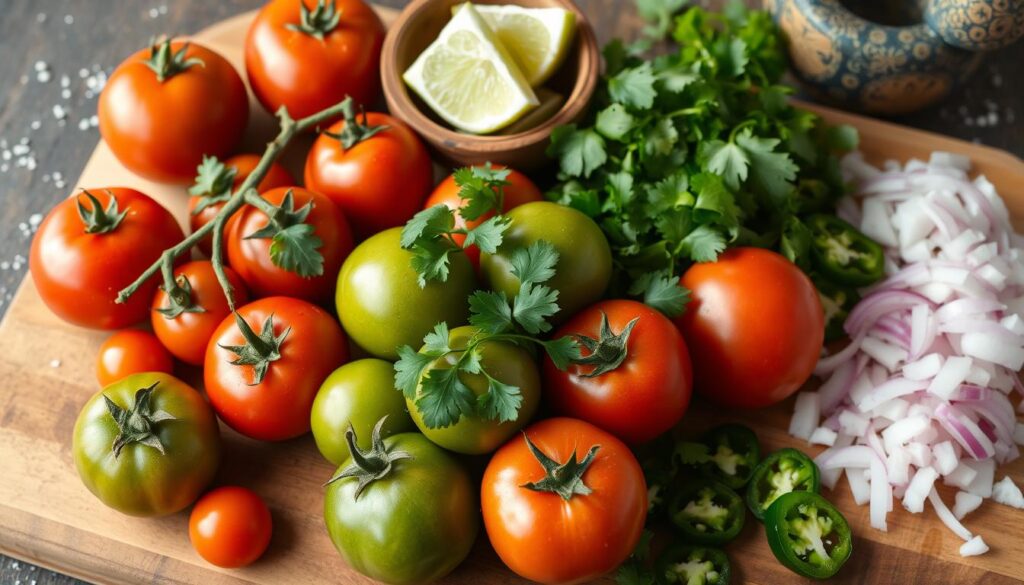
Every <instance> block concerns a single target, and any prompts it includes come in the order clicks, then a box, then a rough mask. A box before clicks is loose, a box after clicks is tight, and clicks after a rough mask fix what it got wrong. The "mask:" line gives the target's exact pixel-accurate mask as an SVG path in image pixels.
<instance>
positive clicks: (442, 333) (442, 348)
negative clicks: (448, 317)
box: [423, 321, 452, 355]
mask: <svg viewBox="0 0 1024 585" xmlns="http://www.w3.org/2000/svg"><path fill="white" fill-rule="evenodd" d="M451 350H452V348H451V347H449V345H448V324H447V323H445V322H444V321H441V322H440V323H438V324H437V325H434V330H433V331H431V332H430V333H427V334H426V336H424V337H423V351H424V352H426V353H429V354H435V355H443V354H446V353H448V352H450V351H451Z"/></svg>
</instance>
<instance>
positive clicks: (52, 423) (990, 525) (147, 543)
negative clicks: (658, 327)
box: [0, 9, 1024, 585]
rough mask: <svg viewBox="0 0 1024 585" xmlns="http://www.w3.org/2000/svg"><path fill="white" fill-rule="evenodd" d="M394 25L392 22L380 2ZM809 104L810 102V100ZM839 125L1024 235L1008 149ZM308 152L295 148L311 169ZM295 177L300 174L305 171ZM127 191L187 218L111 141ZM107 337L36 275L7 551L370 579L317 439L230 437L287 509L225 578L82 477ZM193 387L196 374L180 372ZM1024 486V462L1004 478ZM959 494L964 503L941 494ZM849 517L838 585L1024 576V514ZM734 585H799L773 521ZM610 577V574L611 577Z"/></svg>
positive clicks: (21, 364) (237, 578)
mask: <svg viewBox="0 0 1024 585" xmlns="http://www.w3.org/2000/svg"><path fill="white" fill-rule="evenodd" d="M380 14H381V16H382V17H383V18H384V19H385V21H387V22H390V21H391V20H392V19H393V17H394V16H395V13H394V12H393V11H390V10H388V9H380ZM252 17H253V14H252V13H248V14H242V15H239V16H237V17H235V18H232V19H230V20H226V21H224V22H222V23H220V24H218V25H215V26H213V27H211V28H209V29H207V30H205V31H203V32H201V33H199V34H197V35H196V36H195V37H194V38H195V40H197V41H199V42H202V43H203V44H205V45H207V46H209V47H211V48H213V49H215V50H217V51H219V52H220V53H221V54H223V55H225V56H226V57H227V58H228V59H230V60H231V61H232V62H233V63H234V64H235V66H236V67H238V68H239V70H240V71H242V70H244V68H243V66H242V40H243V38H244V35H245V32H246V29H247V28H248V24H249V22H250V21H251V19H252ZM808 107H811V106H808ZM812 109H815V110H816V111H819V112H820V113H821V114H822V115H824V116H825V117H826V118H828V119H829V120H831V121H833V122H844V123H848V124H852V125H854V126H856V127H857V128H859V129H860V132H861V137H862V148H863V150H864V151H865V153H866V154H867V156H868V157H869V158H870V159H872V160H874V161H880V160H883V159H885V158H896V159H907V158H910V157H927V156H928V154H929V152H931V151H932V150H948V151H951V152H957V153H961V154H965V155H968V156H970V157H971V158H972V159H973V160H974V161H975V163H976V168H977V170H979V171H981V172H983V173H985V174H986V175H987V176H988V177H989V179H991V180H992V182H993V183H995V185H996V186H997V187H998V188H999V190H1000V192H1001V194H1002V195H1003V197H1004V198H1006V200H1007V204H1008V206H1009V208H1010V211H1011V213H1012V214H1013V216H1014V219H1015V221H1016V223H1017V226H1018V228H1021V227H1024V163H1022V162H1021V161H1020V160H1019V159H1016V158H1015V157H1013V156H1011V155H1009V154H1007V153H1005V152H1001V151H996V150H993V149H990V148H986V147H983V146H979V145H974V144H969V143H966V142H962V141H959V140H954V139H951V138H946V137H942V136H938V135H934V134H929V133H925V132H920V131H916V130H911V129H908V128H903V127H899V126H894V125H891V124H887V123H884V122H879V121H876V120H870V119H866V118H861V117H858V116H853V115H850V114H845V113H841V112H836V111H833V110H828V109H825V108H820V107H812ZM253 112H257V113H258V114H257V115H256V116H255V118H256V119H255V120H254V122H253V124H252V128H250V132H249V134H248V137H247V144H248V145H249V147H250V150H252V151H253V152H262V146H261V145H262V144H263V143H264V142H265V141H266V140H267V138H269V137H270V136H271V135H272V133H273V132H274V125H273V122H272V120H271V119H270V117H269V116H267V115H266V114H264V113H263V112H262V110H261V109H260V108H259V107H258V106H256V105H255V103H254V107H253ZM301 149H302V145H297V148H295V149H293V150H292V152H291V159H292V162H295V161H298V160H301V155H302V150H301ZM293 168H294V167H293ZM109 185H126V186H131V187H135V188H138V189H140V190H142V191H144V192H146V193H148V194H149V195H151V196H153V197H154V198H156V199H157V200H158V201H160V202H161V203H162V204H163V205H165V206H166V207H168V208H169V209H171V210H172V211H173V212H174V213H175V214H176V216H177V217H178V218H179V220H181V221H183V222H184V220H185V203H186V197H185V192H184V189H182V188H176V187H168V186H165V185H158V184H155V183H151V182H148V181H145V180H143V179H140V178H138V177H136V176H134V175H132V174H131V173H129V172H128V171H127V170H125V169H124V168H123V167H122V166H121V165H120V164H119V163H118V162H117V161H116V160H115V159H114V157H113V156H112V155H111V153H110V151H109V149H108V148H107V147H106V145H104V144H103V143H102V142H101V143H100V144H99V145H98V146H97V148H96V151H95V152H94V153H93V155H92V158H91V159H90V160H89V162H88V163H87V164H86V166H85V169H84V170H83V171H82V176H81V177H80V178H79V180H78V182H77V183H76V185H75V186H76V188H77V187H90V188H91V187H102V186H109ZM106 335H107V334H106V333H103V332H96V331H89V330H85V329H79V328H75V327H72V326H70V325H67V324H65V323H63V322H61V321H60V320H58V319H57V318H56V317H55V316H53V315H52V314H50V312H49V311H48V310H47V309H46V307H45V306H44V305H43V303H42V302H41V300H40V298H39V296H38V294H37V293H36V290H35V287H34V286H33V285H32V282H31V280H30V279H26V280H25V281H24V283H23V284H22V286H21V288H20V290H19V291H18V293H17V295H16V297H15V298H14V301H13V303H12V304H11V307H10V309H9V311H8V313H7V316H6V318H5V319H4V321H3V323H2V324H0V380H3V382H2V383H0V463H2V468H0V469H2V479H0V552H3V553H5V554H9V555H12V556H15V557H19V558H22V559H25V560H27V561H30V562H33V563H36V564H40V565H43V566H47V567H50V568H53V569H55V570H57V571H61V572H63V573H68V574H71V575H74V576H78V577H81V578H83V579H87V580H90V581H97V582H104V583H107V582H109V583H141V582H153V583H202V584H204V585H207V584H214V583H267V584H281V583H303V584H312V583H370V581H369V580H368V579H366V578H364V577H362V576H361V575H359V574H357V573H355V572H354V571H352V570H350V569H349V568H348V567H346V565H345V564H344V562H343V561H342V560H341V558H340V557H339V556H338V554H337V553H336V552H335V551H334V549H333V547H332V546H331V543H330V540H329V539H328V538H327V534H326V531H325V530H324V527H323V521H322V519H321V509H322V494H323V489H322V487H321V484H322V483H323V481H324V480H325V479H327V478H328V477H330V474H331V472H332V471H333V468H332V466H331V465H330V464H328V463H326V462H325V461H324V460H323V459H322V458H321V457H320V455H319V454H318V453H317V450H316V448H315V446H314V445H313V441H312V440H311V439H310V438H309V437H308V436H307V437H304V438H300V439H296V440H293V441H288V442H285V443H276V444H272V443H258V442H256V441H252V440H249V439H246V438H244V437H241V436H239V435H238V434H236V433H234V432H232V431H230V430H228V429H226V428H225V429H224V431H225V432H224V437H225V443H226V456H225V461H224V465H223V468H222V470H221V471H220V474H219V476H218V478H217V482H218V483H219V484H227V483H236V484H240V485H245V486H249V487H251V488H253V489H255V490H256V491H257V492H258V493H260V494H261V495H262V496H263V497H264V498H265V499H266V501H267V502H268V504H269V505H270V508H271V510H272V513H273V516H274V537H273V540H272V541H271V545H270V548H269V550H268V551H267V554H266V555H265V556H264V557H263V558H262V559H261V560H260V561H258V562H257V563H255V564H254V565H252V566H250V567H248V568H245V569H239V570H223V569H218V568H216V567H213V566H211V565H209V564H207V563H205V562H204V561H203V560H202V559H200V558H199V556H198V555H197V554H196V553H195V552H194V551H193V550H192V548H191V546H190V545H189V541H188V532H187V519H188V516H187V514H186V513H184V512H183V513H180V514H176V515H174V516H171V517H168V518H161V519H155V520H143V519H137V518H129V517H127V516H122V515H120V514H118V513H116V512H114V511H112V510H109V509H107V508H105V507H103V506H102V505H101V504H100V503H99V501H97V500H96V499H95V498H94V497H93V496H92V495H91V494H90V493H89V492H88V491H87V490H86V489H85V487H83V486H82V484H81V483H80V482H79V480H78V476H77V473H76V472H75V469H74V465H73V463H72V459H71V452H70V447H71V429H72V426H73V424H74V421H75V417H76V416H77V413H78V410H79V408H80V407H81V406H82V404H83V403H84V402H85V401H86V400H87V399H88V398H89V396H91V395H92V394H93V393H94V392H95V391H96V390H97V387H96V383H95V381H94V372H93V363H94V356H95V352H96V350H97V348H98V346H99V344H100V343H101V341H102V340H103V339H104V338H105V337H106ZM179 374H181V375H182V376H183V377H185V378H187V379H196V378H197V376H196V372H195V371H183V372H179ZM791 406H792V405H791V404H790V403H786V404H783V405H779V406H778V407H776V408H772V409H769V410H765V411H758V412H750V413H733V414H730V415H729V416H728V417H726V418H727V419H729V420H734V421H736V420H738V421H739V422H744V423H746V424H749V425H750V426H752V427H754V428H756V429H757V430H758V434H759V435H760V437H761V440H762V442H763V443H764V447H765V449H766V450H771V449H775V448H778V447H781V446H784V445H792V446H796V447H802V448H804V449H805V450H806V449H808V447H807V446H806V445H798V444H797V443H796V442H795V441H793V440H792V439H790V438H789V437H788V436H787V435H786V432H785V429H786V427H787V424H788V420H789V412H790V409H791ZM700 410H701V407H700V405H696V406H695V407H694V408H693V409H692V410H691V413H690V415H688V417H687V419H686V420H685V421H684V423H683V424H684V425H690V426H692V427H693V428H694V429H695V430H696V429H698V428H703V427H705V426H708V425H710V424H712V423H714V422H717V421H716V415H715V414H713V413H710V412H700ZM1003 474H1009V475H1010V476H1011V477H1012V478H1013V479H1014V480H1015V481H1016V482H1018V484H1022V483H1024V459H1020V460H1018V461H1017V462H1015V463H1014V464H1012V465H1009V466H1007V467H1005V468H1003V469H1001V470H1000V471H999V476H998V477H1000V478H1001V477H1002V475H1003ZM943 495H944V497H945V498H946V499H947V501H950V498H951V497H952V494H951V493H949V492H944V493H943ZM830 497H831V498H832V500H833V501H834V502H835V503H836V504H837V505H838V506H839V507H840V508H841V509H842V511H843V512H844V513H845V514H846V516H847V518H848V519H849V520H850V521H851V523H852V525H853V527H854V532H855V545H854V554H853V557H852V558H851V559H850V562H849V563H848V565H847V566H846V567H845V568H844V569H843V571H842V572H841V573H840V575H839V576H838V577H836V578H835V579H834V580H833V582H836V583H850V584H854V583H856V584H862V583H901V584H909V583H928V584H935V583H957V584H960V583H979V584H982V583H983V584H985V585H997V584H1000V583H1017V582H1021V581H1022V580H1024V511H1020V510H1013V509H1010V508H1008V507H1005V506H1001V505H998V504H994V503H987V504H986V505H985V506H984V507H983V508H982V509H981V510H980V511H978V512H976V513H974V514H972V515H971V516H969V517H968V519H967V522H966V524H967V526H968V527H969V528H970V529H972V530H974V531H976V532H978V533H980V534H982V535H984V537H985V540H986V541H987V542H988V543H989V545H990V546H991V548H992V551H991V552H990V553H989V554H987V555H985V556H982V557H975V558H970V559H963V558H961V557H960V556H959V554H958V552H957V551H958V549H959V546H960V544H961V542H960V540H959V539H958V538H956V537H955V536H954V535H953V534H952V533H950V532H949V531H948V530H946V529H945V527H943V526H942V524H941V523H940V522H939V520H938V519H937V518H936V517H935V516H934V514H933V513H932V511H931V510H930V509H928V510H927V512H926V513H925V514H923V515H910V514H909V513H906V512H905V511H903V510H902V508H900V506H899V504H898V503H897V504H896V506H895V507H896V510H895V511H894V512H893V513H892V514H890V517H889V532H888V533H883V532H878V531H876V530H873V529H871V528H869V527H868V509H867V507H857V506H855V505H854V504H853V502H852V499H851V498H850V496H849V491H848V489H847V486H846V485H845V482H842V483H841V484H840V486H839V487H838V488H837V490H836V493H835V494H832V495H831V496H830ZM729 553H730V557H731V559H732V561H733V564H734V574H735V580H734V583H740V582H743V583H757V584H765V585H768V584H779V583H799V582H803V580H801V579H799V578H797V577H796V576H794V575H793V574H792V573H790V572H789V571H788V570H786V569H784V568H782V567H781V566H780V565H779V564H778V563H777V562H776V561H775V559H774V557H773V556H772V554H771V552H770V551H769V549H768V547H767V545H766V543H765V540H764V535H763V531H762V529H761V527H760V526H759V525H758V524H757V523H756V522H753V521H750V522H749V523H748V526H747V527H746V528H745V529H744V531H743V533H742V535H741V536H740V538H739V539H738V540H737V541H736V542H734V543H733V544H732V545H730V547H729ZM609 581H610V580H609ZM445 582H446V583H452V584H465V585H498V584H510V583H521V582H523V581H522V580H521V579H518V578H517V577H516V576H515V575H513V574H512V573H511V572H510V571H508V570H507V569H505V568H504V567H503V566H502V564H501V562H500V561H499V560H498V559H497V557H496V556H495V555H494V553H493V552H492V551H491V550H490V547H489V546H488V544H487V542H486V538H481V539H480V542H478V544H477V548H476V550H475V551H474V552H473V554H472V555H471V556H470V558H469V559H467V560H466V562H465V563H464V564H463V565H462V566H461V567H460V568H459V569H458V570H456V571H455V572H454V573H453V574H452V575H451V576H450V577H449V578H448V579H446V580H445Z"/></svg>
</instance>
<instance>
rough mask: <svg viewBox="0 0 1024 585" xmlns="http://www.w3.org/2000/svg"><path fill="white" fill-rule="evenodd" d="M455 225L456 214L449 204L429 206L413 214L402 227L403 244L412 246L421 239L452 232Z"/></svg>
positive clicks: (408, 246)
mask: <svg viewBox="0 0 1024 585" xmlns="http://www.w3.org/2000/svg"><path fill="white" fill-rule="evenodd" d="M454 226H455V214H454V213H452V210H451V209H450V208H449V207H448V206H447V205H443V204H438V205H435V206H433V207H428V208H427V209H424V210H423V211H420V212H418V213H417V214H416V215H414V216H412V219H410V220H409V221H408V223H406V224H405V227H403V228H402V239H401V242H400V243H401V246H402V247H403V248H405V249H409V248H412V247H413V246H414V245H415V244H416V243H417V242H418V241H419V240H421V239H432V238H434V237H436V236H438V235H440V234H444V233H446V232H450V231H451V230H452V228H453V227H454Z"/></svg>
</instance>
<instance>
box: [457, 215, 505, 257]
mask: <svg viewBox="0 0 1024 585" xmlns="http://www.w3.org/2000/svg"><path fill="white" fill-rule="evenodd" d="M510 223H511V220H510V219H509V218H508V217H506V216H504V215H495V216H494V217H491V218H489V219H488V220H487V221H485V222H483V223H481V224H480V225H478V226H476V227H475V228H473V229H471V230H469V233H467V234H466V239H465V240H464V241H463V244H462V247H463V248H468V247H469V246H476V247H478V248H480V251H481V252H486V253H487V254H493V253H495V252H497V251H498V246H500V245H501V242H502V239H503V237H504V233H505V230H506V229H508V226H509V224H510Z"/></svg>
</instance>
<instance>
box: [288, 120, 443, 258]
mask: <svg viewBox="0 0 1024 585" xmlns="http://www.w3.org/2000/svg"><path fill="white" fill-rule="evenodd" d="M358 123H360V124H363V123H364V120H363V117H362V116H359V118H358ZM365 123H366V124H368V125H370V126H387V129H386V130H383V131H381V132H378V133H376V134H374V135H373V136H370V137H369V138H365V139H363V140H362V141H360V142H358V143H356V144H354V145H352V146H351V147H350V148H345V147H344V146H343V145H342V143H341V141H340V140H338V139H337V138H333V137H331V136H329V135H328V134H327V133H323V134H320V136H318V137H317V139H316V142H314V143H313V148H312V149H310V151H309V155H308V156H307V157H306V172H305V175H306V180H305V183H306V188H307V189H312V190H313V191H316V192H317V193H323V194H324V195H327V196H328V197H330V198H331V199H332V200H333V201H334V202H335V203H337V204H338V205H339V206H341V209H342V210H343V211H344V212H345V217H347V218H348V219H349V221H350V222H352V227H353V228H355V230H356V233H357V235H358V236H359V238H360V239H362V238H366V237H368V236H370V235H372V234H375V233H377V232H380V231H383V230H385V229H387V228H392V227H396V226H400V225H403V224H405V222H406V221H408V220H409V218H411V217H412V216H413V215H415V214H416V212H417V211H419V210H420V209H421V208H422V206H423V199H424V198H425V197H426V196H427V192H428V191H430V185H431V184H433V181H434V170H433V166H432V165H431V162H430V156H429V155H428V154H427V149H426V148H425V147H424V146H423V143H422V142H420V139H419V138H417V137H416V134H415V133H414V132H413V131H412V130H410V129H409V127H408V126H406V125H405V123H403V122H402V121H401V120H398V119H396V118H392V117H391V116H388V115H387V114H379V113H376V112H370V113H368V114H366V120H365ZM345 124H346V122H345V121H344V120H341V121H339V122H336V123H335V124H334V125H333V126H331V127H330V128H329V129H328V132H329V133H331V134H335V135H337V134H338V133H340V132H341V131H342V130H343V129H344V127H345Z"/></svg>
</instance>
